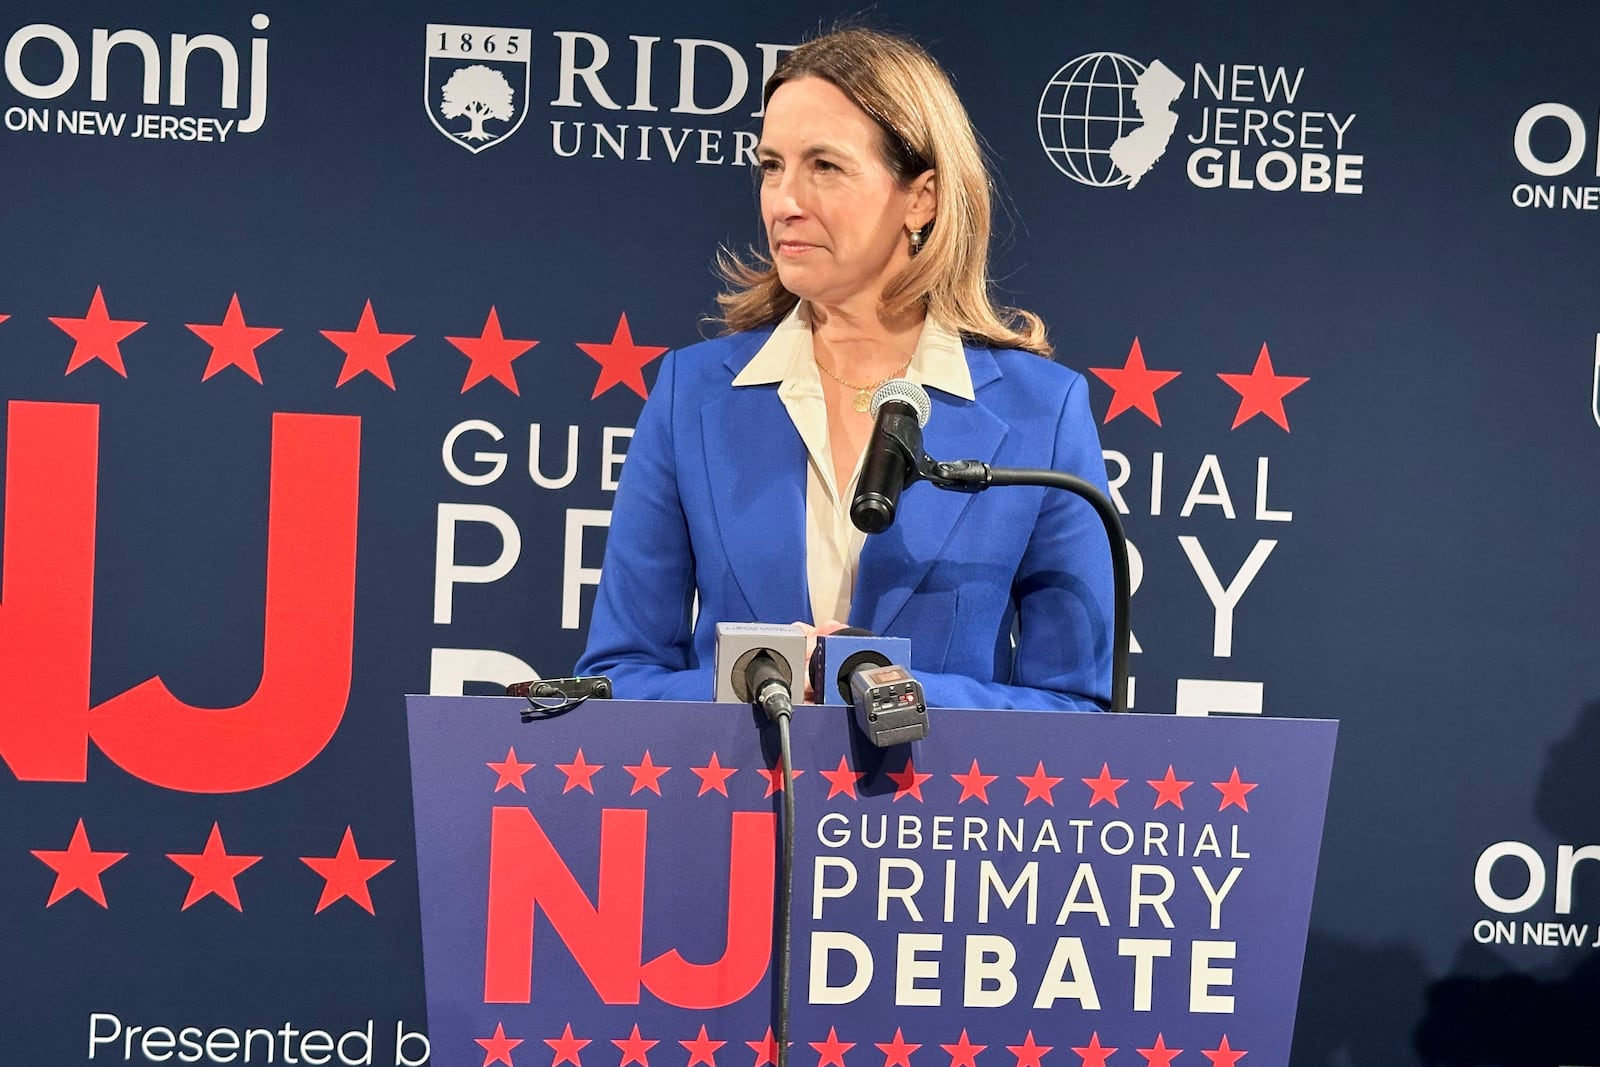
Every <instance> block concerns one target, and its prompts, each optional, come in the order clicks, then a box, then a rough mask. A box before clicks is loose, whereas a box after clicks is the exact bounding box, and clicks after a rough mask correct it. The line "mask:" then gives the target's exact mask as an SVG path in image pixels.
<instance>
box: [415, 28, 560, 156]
mask: <svg viewBox="0 0 1600 1067" xmlns="http://www.w3.org/2000/svg"><path fill="white" fill-rule="evenodd" d="M532 37H533V32H532V31H531V30H525V29H521V30H519V29H511V28H508V27H505V26H453V25H442V24H438V23H430V24H429V25H428V40H427V50H426V55H427V62H426V67H425V69H424V73H423V97H422V103H423V107H424V109H425V110H426V111H427V113H428V121H430V122H432V123H433V126H434V129H436V130H438V131H439V132H440V133H442V134H444V135H445V136H446V137H448V138H449V139H450V140H451V141H453V142H455V143H456V144H458V145H460V146H461V147H462V148H465V149H466V150H467V151H469V152H471V153H473V154H474V155H476V154H477V153H479V152H482V151H483V150H484V149H485V148H488V147H490V146H491V145H497V144H499V143H500V142H501V141H504V140H505V139H506V138H507V137H510V136H511V135H512V134H513V133H516V132H517V128H518V127H519V126H521V125H522V120H523V119H525V118H527V115H528V86H529V69H530V65H529V61H528V60H529V46H530V44H531V41H532Z"/></svg>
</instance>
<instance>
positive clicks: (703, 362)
mask: <svg viewBox="0 0 1600 1067" xmlns="http://www.w3.org/2000/svg"><path fill="white" fill-rule="evenodd" d="M771 333H772V331H771V330H770V329H766V330H748V331H746V332H744V333H733V334H728V335H727V336H724V337H713V338H710V339H709V340H705V341H697V342H695V343H694V344H692V345H687V346H685V347H683V348H680V349H678V350H677V351H676V352H674V353H673V361H674V362H675V363H676V364H677V373H678V374H679V375H680V376H682V377H687V378H688V379H689V380H691V381H695V382H702V381H710V380H716V379H723V380H731V379H732V378H733V377H734V376H735V375H737V374H738V373H739V371H741V370H743V369H744V365H745V364H746V363H749V362H750V360H751V359H752V358H754V356H755V354H756V352H757V351H758V350H759V349H760V348H761V345H762V343H763V342H765V341H766V339H767V338H768V337H769V336H770V335H771Z"/></svg>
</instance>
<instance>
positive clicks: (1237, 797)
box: [1211, 767, 1258, 811]
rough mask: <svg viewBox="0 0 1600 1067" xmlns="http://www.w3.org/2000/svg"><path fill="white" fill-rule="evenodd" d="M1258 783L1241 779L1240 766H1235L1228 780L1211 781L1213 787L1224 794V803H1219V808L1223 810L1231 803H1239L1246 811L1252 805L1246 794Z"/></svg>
mask: <svg viewBox="0 0 1600 1067" xmlns="http://www.w3.org/2000/svg"><path fill="white" fill-rule="evenodd" d="M1257 784H1258V783H1256V782H1241V781H1239V768H1237V767H1235V768H1234V769H1233V773H1232V774H1230V775H1228V780H1227V781H1226V782H1212V783H1211V785H1212V787H1213V788H1214V789H1216V790H1217V792H1219V793H1221V794H1222V803H1220V804H1218V805H1217V810H1218V811H1221V810H1222V809H1223V808H1226V807H1227V806H1228V805H1229V804H1237V805H1238V806H1239V807H1241V808H1243V809H1244V810H1245V811H1249V810H1250V805H1249V803H1248V802H1247V801H1246V800H1245V799H1244V795H1245V794H1246V793H1248V792H1250V790H1252V789H1254V788H1255V787H1256V785H1257Z"/></svg>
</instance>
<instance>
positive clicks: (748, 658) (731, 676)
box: [713, 622, 806, 714]
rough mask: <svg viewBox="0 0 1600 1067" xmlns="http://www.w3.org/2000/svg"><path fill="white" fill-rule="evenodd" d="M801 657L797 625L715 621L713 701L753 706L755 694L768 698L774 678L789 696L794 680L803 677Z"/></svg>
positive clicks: (803, 638) (800, 633)
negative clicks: (715, 643)
mask: <svg viewBox="0 0 1600 1067" xmlns="http://www.w3.org/2000/svg"><path fill="white" fill-rule="evenodd" d="M805 658H806V635H805V632H804V631H802V630H801V629H800V627H798V626H772V625H767V624H765V623H754V622H719V623H717V659H716V679H717V681H716V692H715V694H714V696H713V699H715V700H717V701H730V702H737V703H740V704H750V703H755V702H757V695H758V693H763V692H764V693H765V694H766V695H767V696H771V695H772V694H771V689H772V687H773V682H774V679H776V680H779V681H781V682H782V683H783V685H784V686H785V687H786V688H787V690H788V692H789V693H790V694H792V693H793V692H794V688H793V687H794V686H795V684H796V679H804V678H805ZM791 699H792V696H791ZM761 706H762V707H763V708H764V709H765V710H768V714H772V713H773V712H772V710H771V709H766V706H765V705H764V704H763V705H761Z"/></svg>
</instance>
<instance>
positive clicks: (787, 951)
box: [744, 649, 795, 1067]
mask: <svg viewBox="0 0 1600 1067" xmlns="http://www.w3.org/2000/svg"><path fill="white" fill-rule="evenodd" d="M786 674H787V668H785V670H784V671H782V672H780V671H779V669H778V660H777V659H776V658H775V657H774V656H773V655H772V653H771V650H768V649H763V650H762V651H761V652H760V653H758V654H757V655H756V656H755V657H754V658H752V659H751V660H750V662H749V663H747V664H745V667H744V678H745V683H746V685H747V687H748V689H749V692H750V702H751V703H752V704H753V705H754V706H755V707H756V708H757V709H759V710H760V711H762V712H763V713H765V715H766V716H767V718H769V719H771V720H772V721H773V722H775V723H777V724H778V760H779V764H780V765H781V766H782V767H783V803H782V809H783V830H782V835H781V842H782V847H781V849H780V852H781V853H782V861H783V873H782V875H781V876H780V879H779V882H778V959H777V970H778V1025H777V1027H776V1028H775V1032H774V1035H773V1040H774V1041H775V1042H776V1043H777V1046H778V1047H777V1054H776V1056H775V1057H774V1058H775V1060H776V1063H777V1067H789V1001H790V972H791V971H792V970H793V966H792V960H793V955H794V952H793V948H794V838H795V832H794V822H795V818H794V771H793V770H791V768H792V767H793V766H794V751H793V746H792V743H791V739H790V735H789V720H790V718H791V717H792V716H793V715H794V698H793V694H792V693H791V692H790V690H789V686H790V684H791V682H790V679H789V678H787V677H786V676H785V675H786Z"/></svg>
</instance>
